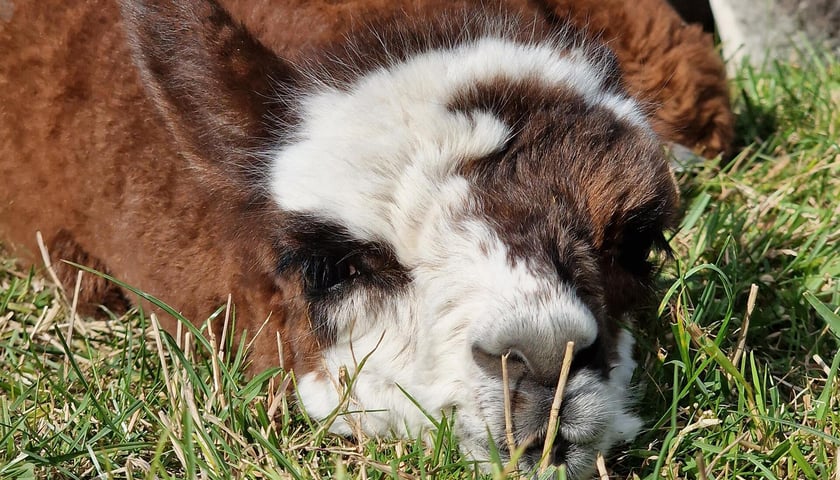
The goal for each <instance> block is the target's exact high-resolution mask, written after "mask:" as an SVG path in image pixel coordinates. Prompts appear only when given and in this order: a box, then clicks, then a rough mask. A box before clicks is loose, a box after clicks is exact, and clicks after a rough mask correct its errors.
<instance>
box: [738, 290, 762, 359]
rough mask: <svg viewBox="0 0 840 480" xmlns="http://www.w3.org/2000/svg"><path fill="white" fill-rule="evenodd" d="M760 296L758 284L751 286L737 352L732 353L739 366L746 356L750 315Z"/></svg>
mask: <svg viewBox="0 0 840 480" xmlns="http://www.w3.org/2000/svg"><path fill="white" fill-rule="evenodd" d="M756 297H758V285H756V284H754V283H753V284H752V285H751V286H750V296H749V297H747V311H746V313H744V323H743V325H741V333H740V334H739V335H738V345H737V346H736V347H735V352H734V353H733V354H732V365H735V366H736V367H737V366H738V362H740V361H741V357H742V356H744V347H745V346H746V344H747V330H748V329H749V328H750V317H751V316H752V313H753V310H755V300H756Z"/></svg>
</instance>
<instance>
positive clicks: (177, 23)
mask: <svg viewBox="0 0 840 480" xmlns="http://www.w3.org/2000/svg"><path fill="white" fill-rule="evenodd" d="M120 4H121V9H122V14H123V19H124V21H125V24H126V30H127V31H128V37H129V41H130V43H131V47H132V49H133V53H134V60H135V63H136V64H137V66H138V68H139V70H140V73H141V76H142V80H143V83H144V85H145V87H146V89H147V91H148V92H149V94H150V96H151V97H152V98H153V99H154V101H155V104H156V106H157V108H158V109H159V111H160V112H161V114H162V115H163V117H164V118H165V120H166V122H167V124H168V126H169V128H170V129H171V130H172V132H173V133H174V135H175V137H176V139H177V140H178V142H179V143H180V144H181V146H182V147H183V151H184V153H187V154H188V155H189V156H190V158H191V160H192V162H193V163H194V164H195V166H197V167H199V168H201V169H207V168H208V167H210V168H212V167H218V166H221V167H222V168H223V169H224V170H227V171H228V173H230V171H229V167H231V166H232V165H238V166H247V164H248V163H249V160H250V159H251V155H252V154H253V153H255V152H259V151H261V150H262V151H264V150H265V147H266V146H267V144H268V141H269V136H270V133H271V132H270V128H271V127H270V126H269V125H268V120H269V119H271V118H276V117H278V116H280V115H281V112H278V111H276V110H277V109H278V108H280V107H279V106H278V105H279V104H280V102H279V101H277V100H279V99H274V100H272V99H271V97H272V95H273V92H274V91H275V89H276V87H278V86H279V85H278V84H281V83H284V82H289V81H291V77H292V69H291V67H290V66H289V65H288V64H286V63H285V62H283V61H282V60H281V59H280V58H279V57H277V55H275V54H274V53H272V52H271V51H269V50H268V49H267V48H266V47H264V46H263V45H261V44H260V43H259V42H258V41H257V40H255V39H254V38H253V37H252V36H251V34H250V33H249V32H248V31H246V30H245V28H244V27H242V26H241V25H240V24H238V23H236V22H234V21H233V20H232V19H231V18H230V15H228V13H227V12H226V11H225V10H224V9H223V8H222V7H220V6H219V5H218V4H217V3H216V2H215V1H214V0H120Z"/></svg>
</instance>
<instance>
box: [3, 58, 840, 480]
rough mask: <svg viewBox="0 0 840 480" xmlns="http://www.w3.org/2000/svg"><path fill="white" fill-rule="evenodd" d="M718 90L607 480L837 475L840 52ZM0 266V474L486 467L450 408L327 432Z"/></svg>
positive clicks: (159, 341) (238, 367) (127, 323)
mask: <svg viewBox="0 0 840 480" xmlns="http://www.w3.org/2000/svg"><path fill="white" fill-rule="evenodd" d="M733 91H734V92H735V99H734V100H735V104H736V110H737V112H738V115H739V124H738V136H739V140H740V142H741V143H742V148H741V150H740V153H739V154H738V155H737V156H736V157H735V158H734V159H733V160H732V161H730V162H727V163H725V164H717V163H713V162H710V163H707V164H705V165H703V166H702V167H699V168H698V169H695V170H693V171H691V172H689V173H684V174H682V176H681V178H680V183H681V185H683V187H684V192H683V202H684V205H685V216H684V220H683V223H682V226H681V227H680V229H679V231H678V232H677V233H676V234H675V236H674V238H673V239H672V241H671V243H672V245H673V247H674V249H675V252H676V253H675V257H676V260H675V261H673V262H671V263H669V264H667V265H666V266H665V268H664V272H663V275H662V292H663V293H662V298H661V305H660V306H659V308H658V309H657V310H656V311H653V312H651V313H650V315H648V316H647V318H645V319H644V321H643V322H640V326H639V331H638V338H639V353H640V365H641V367H640V369H639V372H638V377H639V382H640V387H639V396H640V402H639V410H640V412H641V414H642V415H643V416H644V418H645V419H646V420H647V430H646V431H645V432H644V433H643V434H642V435H641V436H640V437H639V438H638V439H637V441H636V442H635V443H633V444H632V445H629V446H625V447H624V448H623V450H622V451H620V452H618V453H617V454H616V455H614V456H613V457H612V458H609V459H608V461H607V464H608V465H609V467H610V469H611V471H612V476H613V477H614V478H632V479H636V478H639V479H651V480H652V479H660V478H666V479H676V478H697V479H712V478H717V479H729V478H762V479H772V478H778V479H789V478H803V479H835V480H840V378H838V367H840V348H838V347H840V316H838V305H840V222H838V221H837V219H838V218H840V143H839V142H840V140H838V139H839V138H840V114H838V113H837V112H840V62H839V61H838V60H836V59H828V58H821V57H819V56H814V58H813V60H812V61H811V62H810V63H809V64H807V65H790V64H776V65H774V66H773V67H772V68H769V69H767V70H765V71H754V70H751V69H749V68H743V69H741V70H740V73H739V76H738V78H737V80H736V81H735V84H734V90H733ZM0 259H2V260H0V478H3V479H6V478H9V479H28V478H118V479H121V478H161V479H167V478H207V479H215V478H253V479H257V478H269V479H275V478H277V479H290V478H291V479H298V478H321V477H331V478H361V479H368V478H370V479H378V478H399V479H404V478H444V479H462V478H479V477H482V475H481V474H480V473H478V470H477V469H476V466H475V465H474V464H473V463H472V462H470V461H468V460H465V459H463V458H462V457H461V456H460V455H459V454H458V452H457V442H456V440H455V438H454V437H453V435H452V434H451V429H450V426H451V421H452V420H451V419H443V420H442V421H441V423H440V425H439V428H438V430H437V432H436V433H435V435H434V438H433V440H432V441H431V442H430V443H423V442H421V441H419V440H416V441H393V440H383V439H363V440H362V441H359V442H352V441H348V440H345V439H342V438H337V437H335V436H333V435H330V434H328V433H326V432H325V429H324V427H323V426H320V425H318V424H317V423H315V422H314V421H312V420H311V419H309V418H307V417H306V415H305V414H304V413H303V412H301V411H300V410H299V409H297V408H295V406H294V405H293V401H292V399H291V398H290V397H289V396H287V395H286V394H284V392H285V391H289V390H292V389H293V388H294V381H295V380H294V376H293V375H290V374H286V373H284V372H281V371H279V370H275V371H270V372H266V374H263V375H261V376H258V377H256V378H253V379H249V378H247V377H246V376H245V375H244V374H243V364H244V361H245V360H244V359H243V358H242V356H241V355H237V354H231V353H230V352H235V351H237V349H236V348H234V347H236V346H235V345H232V344H231V340H230V339H227V340H226V341H225V342H224V348H223V349H222V351H219V350H218V349H214V348H212V347H211V344H212V343H211V342H208V341H207V340H205V336H206V335H205V334H208V333H209V332H200V331H198V330H190V329H189V328H187V327H186V326H185V327H184V328H183V331H182V332H181V333H180V334H178V335H175V337H172V336H170V335H168V334H166V333H162V332H160V331H158V330H157V329H155V328H150V327H152V326H153V323H154V322H153V318H149V317H146V316H145V315H144V314H143V313H142V312H130V313H129V314H128V315H126V316H124V317H121V318H113V319H111V320H110V321H95V320H90V319H77V320H72V319H74V317H73V316H72V315H70V311H71V310H72V294H71V295H70V298H69V299H66V298H63V297H62V294H61V293H60V292H58V291H57V290H56V288H55V287H54V286H53V285H52V284H51V283H49V282H48V281H46V280H45V279H44V278H43V277H41V276H39V275H36V274H33V273H32V272H25V271H20V270H19V269H18V268H17V267H16V266H15V265H14V263H13V262H12V261H11V260H10V259H8V256H7V255H0ZM225 314H226V311H225V309H224V308H221V309H220V310H219V312H218V315H225ZM71 320H72V321H71ZM287 387H288V388H287ZM493 468H494V469H495V473H494V474H492V475H489V477H496V478H502V477H503V476H504V475H503V474H502V473H501V468H502V466H501V465H499V464H498V463H496V464H495V466H494V467H493Z"/></svg>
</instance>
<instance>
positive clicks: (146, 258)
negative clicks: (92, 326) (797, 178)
mask: <svg viewBox="0 0 840 480" xmlns="http://www.w3.org/2000/svg"><path fill="white" fill-rule="evenodd" d="M637 5H638V7H635V8H634V7H630V6H628V5H627V4H626V3H625V2H623V1H620V0H615V1H601V2H595V1H591V0H554V1H548V0H546V1H543V2H529V1H525V0H508V1H499V2H475V1H470V0H457V1H445V2H444V1H435V0H424V1H406V2H402V3H400V2H390V1H385V0H349V1H347V2H327V1H307V2H303V1H300V0H297V1H295V0H287V1H283V0H276V1H269V0H262V1H260V0H252V1H244V0H227V1H226V2H225V3H224V4H223V5H220V4H218V3H216V2H215V1H214V0H180V1H176V0H122V1H121V2H119V3H117V2H115V1H114V0H91V1H88V2H79V3H75V4H74V3H67V2H59V1H57V0H50V1H42V2H22V3H18V4H17V5H16V6H17V8H16V9H15V10H14V13H13V15H12V16H11V17H10V18H9V19H8V20H6V19H3V20H2V21H0V50H2V51H3V52H4V55H3V56H2V57H0V176H2V178H3V179H4V181H5V185H4V188H3V189H2V190H0V232H2V235H3V238H4V239H5V240H6V241H7V242H10V243H11V244H12V245H13V246H15V247H16V248H17V250H16V253H17V254H18V255H19V256H20V259H21V261H22V262H28V261H33V259H34V255H33V253H32V252H35V251H36V248H35V246H34V238H35V232H36V231H40V232H42V233H43V235H44V237H45V238H46V240H47V245H48V248H49V251H50V253H51V256H52V258H53V260H54V262H55V265H56V268H57V269H58V272H59V274H60V276H61V277H62V279H63V280H64V281H65V282H67V283H70V282H71V279H72V278H74V277H75V272H74V270H73V269H72V268H71V267H70V266H68V265H67V264H65V263H61V262H58V260H60V259H67V260H71V261H74V262H78V263H82V264H85V265H88V266H91V267H93V268H95V269H97V270H100V271H104V272H108V273H110V274H112V275H114V276H116V277H118V278H120V279H121V280H123V281H125V282H126V283H128V284H130V285H133V286H136V287H138V288H140V289H142V290H144V291H146V292H148V293H149V294H151V295H153V296H156V297H158V298H161V299H162V300H164V301H166V302H167V303H169V304H171V305H173V306H174V307H175V308H177V309H178V310H180V311H181V312H182V313H183V314H184V316H186V317H187V318H190V319H193V320H194V321H196V322H201V321H202V320H203V319H206V318H207V317H208V315H209V314H210V312H212V311H213V310H214V309H215V308H217V307H218V306H219V305H220V304H222V303H223V302H224V300H225V299H226V298H227V296H228V295H229V294H230V295H232V298H233V299H234V302H235V303H236V314H237V328H238V331H237V332H236V333H237V334H238V335H243V336H248V338H249V339H251V338H252V337H253V336H254V335H256V334H257V332H259V335H256V338H253V339H252V342H253V350H252V351H251V352H250V357H249V358H250V362H251V368H252V369H253V370H254V371H258V370H261V369H265V368H267V367H270V366H275V365H277V364H278V363H281V364H282V365H284V366H285V367H286V368H288V369H291V370H294V372H295V373H296V375H297V378H298V379H299V381H298V392H297V395H298V400H299V401H300V403H301V405H302V406H303V408H305V409H306V410H307V411H308V412H309V414H310V415H311V416H313V417H315V418H325V417H326V416H328V415H329V414H330V413H331V412H332V411H333V409H335V408H336V407H337V406H338V405H339V404H340V402H341V398H340V397H341V392H340V391H338V390H337V388H336V385H337V383H338V382H336V378H337V377H338V375H339V372H340V371H342V369H344V368H346V369H347V370H348V371H349V372H350V374H351V375H353V376H355V382H354V383H353V390H352V392H351V397H352V408H351V410H352V413H347V414H346V415H343V416H342V417H341V418H340V419H339V421H336V422H335V423H334V424H333V426H332V427H331V428H332V429H333V431H335V432H336V433H339V434H344V435H352V434H353V433H354V432H356V431H359V429H361V430H362V431H364V432H366V433H368V434H377V435H378V434H383V435H384V434H396V435H416V434H418V433H419V432H422V431H424V430H425V429H428V428H430V421H429V419H428V418H427V417H426V413H425V412H430V413H432V414H439V413H441V412H444V413H447V412H452V411H454V410H457V423H456V432H457V434H458V437H459V439H460V442H461V445H462V448H463V450H464V451H465V452H466V453H467V454H469V455H471V456H473V457H475V458H478V459H486V458H487V457H488V454H489V448H490V443H489V442H490V441H493V442H495V443H497V444H498V445H503V444H504V441H505V440H504V439H505V427H504V413H503V412H504V411H503V398H502V397H503V389H502V384H501V382H502V380H501V373H500V363H499V357H500V356H501V355H503V354H505V353H510V355H511V357H510V360H509V362H510V372H511V396H512V405H513V409H512V416H513V418H512V420H513V432H512V433H513V435H514V437H515V441H516V442H517V444H520V445H525V444H528V445H531V446H530V447H528V448H527V449H526V451H525V455H524V457H523V459H522V462H523V463H524V466H525V467H528V466H532V465H534V464H536V463H537V462H538V461H539V459H540V455H541V451H539V449H538V448H537V445H541V440H542V438H544V437H545V436H546V422H547V418H548V411H549V408H550V404H551V399H552V397H553V395H554V390H555V388H554V386H555V384H556V382H557V379H558V377H559V375H560V366H561V363H562V357H563V350H564V349H563V347H564V346H565V345H566V344H567V342H574V347H575V350H574V361H573V362H572V365H571V370H570V371H571V374H570V376H569V381H568V384H567V387H566V393H565V397H564V402H563V409H562V411H561V414H560V427H559V434H558V435H559V436H558V439H557V441H556V442H555V448H554V450H553V451H552V452H551V460H552V461H553V462H555V463H561V462H562V463H565V464H566V465H567V466H568V471H569V473H570V476H571V478H582V477H584V476H586V475H587V474H588V473H589V472H591V470H592V468H593V467H592V466H593V462H594V458H595V455H596V454H597V452H599V451H602V452H606V451H608V450H609V449H610V448H612V447H614V446H615V445H617V444H618V443H620V442H622V441H627V440H630V439H632V438H633V437H634V435H635V434H636V432H637V431H638V429H639V428H640V426H641V422H640V420H639V418H638V417H637V415H636V414H635V413H634V411H633V402H632V399H631V398H630V396H628V395H627V388H628V384H629V382H630V378H631V376H632V372H633V370H634V367H635V363H634V361H633V358H632V349H633V338H632V336H631V334H630V333H629V332H628V331H627V330H625V329H624V327H623V326H622V325H624V324H626V323H627V322H631V321H632V315H633V313H634V312H636V311H637V310H638V309H639V308H641V307H643V306H645V305H646V303H647V300H648V298H649V297H650V294H651V292H652V288H651V284H652V272H653V269H652V265H651V260H650V258H649V257H650V254H651V251H652V250H667V242H666V241H665V236H664V233H663V232H664V231H665V230H667V229H668V228H671V227H673V226H674V224H675V222H676V219H677V209H678V193H677V188H676V185H675V182H674V177H673V175H672V173H671V170H670V167H669V164H668V160H667V158H666V155H665V153H664V151H663V150H664V148H663V145H665V144H677V145H682V146H685V147H687V148H691V149H693V150H695V151H697V152H699V153H701V154H704V155H707V156H714V155H717V154H720V153H723V152H726V151H727V149H728V148H729V143H730V141H731V138H732V131H731V126H732V119H731V113H730V111H729V107H728V98H727V95H726V85H725V78H724V76H723V67H722V64H721V62H720V60H719V59H717V58H716V56H715V53H714V51H713V50H712V48H711V46H710V44H709V40H708V38H706V37H703V36H702V34H701V33H700V32H699V29H696V28H695V27H689V26H685V25H683V24H682V23H680V21H679V18H678V17H677V16H676V14H675V13H674V12H673V11H672V10H671V9H670V7H668V6H667V4H666V3H664V0H643V1H641V2H637ZM636 8H638V10H636ZM81 301H82V303H83V304H84V305H85V306H87V307H89V308H96V306H97V305H102V304H104V305H105V306H107V307H109V308H112V309H113V308H125V307H127V306H128V305H130V304H131V303H139V304H141V305H142V306H145V307H149V305H147V304H145V303H144V302H143V301H141V300H137V299H134V298H133V297H132V296H131V295H129V294H128V293H127V292H124V291H123V290H122V289H120V288H119V287H117V286H115V285H113V284H111V283H108V282H106V281H104V280H102V279H101V278H98V277H95V276H92V275H87V276H85V280H84V283H83V285H82V295H81ZM161 320H162V322H163V323H164V327H165V328H168V329H174V328H175V325H174V320H173V319H168V318H163V317H162V319H161ZM220 327H221V326H220V325H216V326H215V327H214V328H216V331H219V330H218V329H219V328H220ZM278 336H279V338H280V339H282V349H280V351H278V347H277V338H278ZM281 355H282V358H280V356H281ZM363 358H366V359H367V360H366V362H365V366H364V368H358V367H359V363H360V361H361V359H363ZM406 393H407V394H408V396H407V395H406ZM409 396H410V397H411V398H409ZM415 402H416V404H415ZM418 404H419V407H418ZM420 407H422V408H420ZM488 432H489V436H488ZM499 450H500V451H504V450H505V449H502V448H500V449H499Z"/></svg>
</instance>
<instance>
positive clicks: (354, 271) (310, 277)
mask: <svg viewBox="0 0 840 480" xmlns="http://www.w3.org/2000/svg"><path fill="white" fill-rule="evenodd" d="M359 275H360V271H359V268H358V267H357V264H356V263H355V262H354V259H353V258H352V257H350V256H343V257H338V256H331V255H318V256H312V257H309V258H308V259H307V260H306V261H305V262H304V263H303V282H304V286H305V288H306V291H307V293H310V294H315V295H317V294H322V293H325V292H326V291H327V290H330V289H331V288H333V287H335V286H337V285H339V284H341V283H344V282H346V281H348V280H351V279H353V278H356V277H358V276H359Z"/></svg>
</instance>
